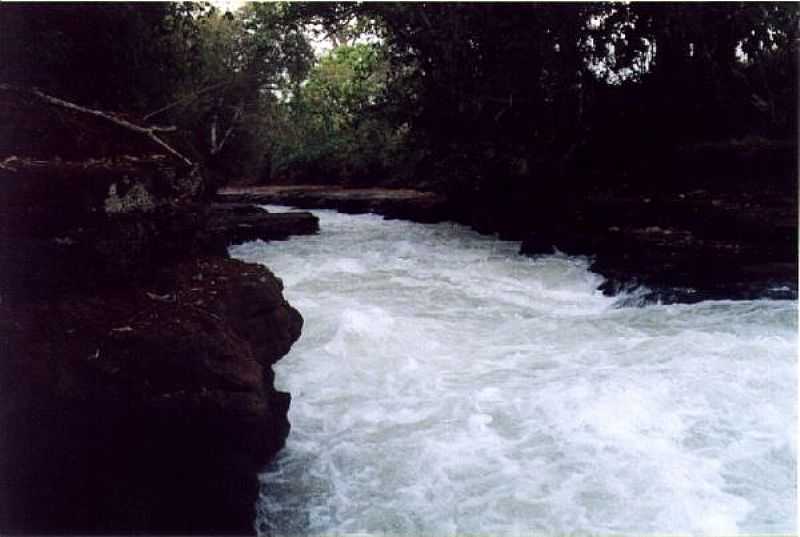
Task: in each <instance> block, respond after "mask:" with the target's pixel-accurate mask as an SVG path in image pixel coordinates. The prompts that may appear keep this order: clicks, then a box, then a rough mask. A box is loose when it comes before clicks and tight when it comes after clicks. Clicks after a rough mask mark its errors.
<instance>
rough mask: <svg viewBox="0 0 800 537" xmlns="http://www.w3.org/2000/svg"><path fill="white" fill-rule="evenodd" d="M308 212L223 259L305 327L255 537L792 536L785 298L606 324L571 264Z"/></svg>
mask: <svg viewBox="0 0 800 537" xmlns="http://www.w3.org/2000/svg"><path fill="white" fill-rule="evenodd" d="M269 208H270V209H271V210H276V208H274V207H269ZM316 214H317V215H318V216H319V217H320V226H321V232H320V234H319V235H316V236H308V237H295V238H292V239H291V240H289V241H286V242H272V243H269V244H265V243H263V242H260V241H257V242H252V243H248V244H244V245H241V246H238V247H235V248H232V250H231V253H232V254H233V255H234V256H235V257H237V258H240V259H244V260H247V261H253V262H259V263H264V264H266V265H267V266H269V267H270V268H271V269H272V270H273V271H274V272H275V273H276V274H277V275H278V276H280V277H281V278H282V279H283V281H284V283H285V286H286V289H285V295H286V297H287V299H288V300H289V301H290V302H291V303H292V305H294V306H295V307H296V308H297V309H298V310H299V311H300V312H301V313H302V315H303V317H304V318H305V325H304V327H303V335H302V336H301V338H300V340H299V341H298V342H297V343H296V344H295V346H294V348H293V349H292V351H291V353H290V354H289V355H287V356H286V357H285V358H283V360H282V361H281V362H280V363H279V364H277V365H276V367H275V371H276V377H277V380H276V384H277V387H278V388H279V389H283V390H286V391H289V392H291V394H292V406H291V410H290V413H289V419H290V421H291V423H292V432H291V434H290V436H289V439H288V442H287V445H286V447H285V449H284V450H283V451H282V452H281V453H280V454H279V456H278V458H277V460H276V461H275V462H274V463H273V464H272V465H271V466H270V467H269V468H268V469H267V470H266V473H265V474H264V475H263V476H262V481H263V483H264V485H263V492H262V498H261V500H260V502H259V505H258V510H259V519H258V521H257V524H258V529H259V533H261V534H262V535H323V534H324V535H335V534H343V533H370V534H389V535H415V536H417V535H420V536H422V535H425V536H431V537H437V536H439V535H459V536H460V535H476V534H480V535H531V534H548V535H549V534H553V533H561V534H563V533H567V532H570V533H571V532H577V533H579V534H585V533H601V534H609V533H639V534H641V533H659V534H676V533H677V534H713V535H720V534H726V535H727V534H752V533H795V531H796V529H797V528H796V497H797V496H796V487H795V483H796V473H795V468H796V453H797V451H796V450H797V448H796V441H795V436H796V432H797V431H796V424H797V410H796V402H797V380H796V357H797V303H796V302H793V301H766V300H763V301H747V302H733V301H730V302H729V301H716V302H703V303H699V304H695V305H670V306H660V305H649V306H645V307H639V308H635V307H624V308H623V307H618V306H617V305H616V304H615V300H614V299H613V298H608V297H604V296H602V295H601V294H599V293H598V292H596V291H595V290H594V289H595V288H596V286H597V285H598V283H599V282H600V281H601V279H600V277H599V276H597V275H595V274H592V273H590V272H588V271H587V269H586V265H587V264H586V262H585V261H584V260H581V259H576V258H567V257H562V256H547V257H541V258H537V259H531V258H526V257H522V256H519V255H517V250H518V244H517V243H511V242H502V241H498V240H496V239H493V238H489V237H483V236H480V235H478V234H477V233H474V232H472V231H470V230H468V229H466V228H463V227H460V226H455V225H451V224H437V225H421V224H414V223H409V222H400V221H384V220H382V219H381V218H380V217H378V216H374V215H359V216H352V215H344V214H338V213H335V212H331V211H316Z"/></svg>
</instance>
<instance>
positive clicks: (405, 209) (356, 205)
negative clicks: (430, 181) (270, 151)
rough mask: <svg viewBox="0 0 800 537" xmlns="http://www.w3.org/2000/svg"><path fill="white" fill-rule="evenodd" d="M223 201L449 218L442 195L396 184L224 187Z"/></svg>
mask: <svg viewBox="0 0 800 537" xmlns="http://www.w3.org/2000/svg"><path fill="white" fill-rule="evenodd" d="M217 198H218V199H219V200H221V201H226V202H238V203H250V204H260V205H268V204H277V205H289V206H292V207H299V208H302V209H336V210H338V211H341V212H343V213H352V214H358V213H375V214H380V215H383V216H385V217H386V218H390V219H393V218H397V219H404V220H412V221H414V222H442V221H445V220H448V219H449V215H448V206H447V203H446V199H445V198H444V197H443V196H441V195H439V194H435V193H433V192H422V191H419V190H411V189H399V188H347V187H337V186H321V185H293V186H261V187H243V188H224V189H221V190H220V191H219V192H218V195H217Z"/></svg>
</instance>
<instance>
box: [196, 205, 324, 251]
mask: <svg viewBox="0 0 800 537" xmlns="http://www.w3.org/2000/svg"><path fill="white" fill-rule="evenodd" d="M207 214H208V217H207V221H206V225H205V228H204V231H203V233H202V240H204V241H207V242H208V244H209V245H219V246H229V245H232V244H241V243H243V242H247V241H254V240H257V239H260V240H263V241H270V240H284V239H288V238H289V237H291V236H293V235H313V234H314V233H317V232H318V231H319V219H318V218H317V217H316V216H314V215H313V214H311V213H309V212H304V211H297V212H290V213H270V212H268V211H267V210H265V209H262V208H261V207H257V206H255V205H251V204H247V203H212V204H210V205H209V207H208V213H207Z"/></svg>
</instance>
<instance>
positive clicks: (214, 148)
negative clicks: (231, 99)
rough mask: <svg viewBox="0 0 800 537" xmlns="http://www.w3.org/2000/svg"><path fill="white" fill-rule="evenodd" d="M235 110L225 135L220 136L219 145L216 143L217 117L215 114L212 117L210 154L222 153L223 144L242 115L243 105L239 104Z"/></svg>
mask: <svg viewBox="0 0 800 537" xmlns="http://www.w3.org/2000/svg"><path fill="white" fill-rule="evenodd" d="M235 110H236V111H235V112H234V114H233V117H232V118H231V123H230V125H229V126H228V129H227V130H226V131H225V134H223V135H222V138H221V139H220V141H219V143H217V116H216V114H215V115H214V120H213V123H212V125H211V148H210V153H211V154H212V155H216V154H217V153H219V152H220V151H222V148H223V147H224V146H225V142H227V141H228V138H230V136H231V134H232V133H233V130H234V129H235V128H236V123H238V121H239V119H241V117H242V114H243V113H244V104H241V105H240V106H239V107H237V108H235Z"/></svg>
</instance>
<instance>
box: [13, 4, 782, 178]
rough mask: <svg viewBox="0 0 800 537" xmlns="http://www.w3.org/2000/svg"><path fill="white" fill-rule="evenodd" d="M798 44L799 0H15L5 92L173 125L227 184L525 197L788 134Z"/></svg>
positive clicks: (779, 137) (650, 176)
mask: <svg viewBox="0 0 800 537" xmlns="http://www.w3.org/2000/svg"><path fill="white" fill-rule="evenodd" d="M87 30H89V31H87ZM797 40H798V7H797V5H795V4H792V3H785V4H779V3H727V2H724V3H717V2H715V3H702V4H696V3H692V4H684V3H658V4H656V3H630V4H618V3H580V4H564V3H543V4H540V3H523V4H506V3H413V4H404V3H319V4H317V3H312V4H302V3H299V4H286V3H268V4H249V5H247V6H246V7H244V8H242V9H240V10H239V11H237V12H236V13H222V12H220V11H219V10H217V9H215V8H214V7H212V6H211V5H209V4H196V3H182V4H178V3H171V4H162V3H154V4H153V3H148V4H135V5H134V4H125V3H114V4H43V5H24V4H10V5H3V6H2V7H0V54H2V56H3V57H2V60H3V61H0V81H2V82H11V83H15V84H19V85H25V86H37V87H40V88H42V89H43V90H45V91H49V92H51V93H54V94H58V95H60V96H62V97H64V98H68V99H72V100H74V101H75V102H78V103H81V104H84V105H87V106H96V107H100V108H104V109H111V110H117V111H124V112H127V113H130V114H133V115H136V116H138V117H140V118H143V119H145V120H146V121H148V122H157V123H166V124H178V125H179V126H180V127H182V128H183V129H185V130H186V131H187V132H189V133H191V134H190V141H191V144H190V145H191V146H192V152H193V153H192V154H193V155H194V157H195V158H197V159H200V160H202V161H203V162H204V163H206V164H207V165H208V167H209V169H211V170H212V171H216V172H217V173H219V174H220V176H221V177H224V178H225V179H239V178H247V179H249V180H251V181H295V182H297V181H304V182H328V181H334V182H358V183H383V184H385V183H387V182H405V183H413V184H415V185H423V186H428V187H433V188H440V189H443V190H447V191H451V192H464V191H465V190H475V189H481V188H485V187H486V186H487V185H490V186H491V187H492V188H493V189H495V190H497V189H501V190H507V191H514V190H515V189H520V188H522V189H525V190H528V191H530V190H531V189H535V188H538V186H537V187H534V186H532V185H539V186H541V185H561V186H564V185H570V188H573V187H575V186H576V185H581V187H586V186H587V185H586V184H585V183H586V182H587V181H591V182H593V183H594V182H598V181H600V182H602V181H603V180H607V181H617V180H618V179H614V178H613V177H616V176H618V175H626V174H627V175H630V174H632V173H637V171H639V170H638V169H637V166H638V167H640V168H641V167H642V166H645V165H646V163H649V165H650V166H651V167H652V168H659V166H657V165H654V163H655V162H657V161H658V160H659V159H670V158H673V157H674V155H675V152H676V151H679V150H682V148H686V147H693V146H697V145H698V144H706V145H708V144H731V143H734V141H735V143H737V144H739V145H738V146H737V147H741V144H742V143H745V144H748V143H749V144H751V145H753V144H755V145H756V146H757V145H759V144H761V145H764V142H763V140H779V139H793V138H794V137H795V134H796V132H797V114H796V107H797V99H798V94H797ZM315 43H316V44H317V49H318V50H317V53H316V54H315V53H314V44H315ZM320 43H323V44H326V45H327V48H328V50H327V51H325V52H322V51H321V50H319V48H320V47H319V44H320ZM743 140H744V141H745V142H742V141H743ZM648 177H649V179H648V180H656V178H655V177H654V175H653V174H649V175H648Z"/></svg>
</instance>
